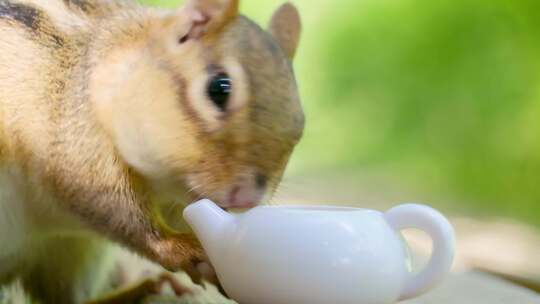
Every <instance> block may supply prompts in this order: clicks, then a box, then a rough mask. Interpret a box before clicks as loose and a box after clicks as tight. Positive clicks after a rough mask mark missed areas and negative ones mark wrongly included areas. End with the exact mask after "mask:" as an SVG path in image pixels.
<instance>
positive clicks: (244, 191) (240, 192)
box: [223, 186, 263, 208]
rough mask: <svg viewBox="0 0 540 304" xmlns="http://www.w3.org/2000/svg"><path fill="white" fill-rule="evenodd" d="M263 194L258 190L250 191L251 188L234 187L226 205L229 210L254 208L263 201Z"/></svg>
mask: <svg viewBox="0 0 540 304" xmlns="http://www.w3.org/2000/svg"><path fill="white" fill-rule="evenodd" d="M262 197H263V193H262V191H259V190H257V189H250V187H240V186H236V187H234V188H233V189H232V190H231V192H230V194H229V198H228V202H227V203H226V205H227V206H223V207H228V208H252V207H255V206H257V205H258V204H259V202H260V201H261V200H262Z"/></svg>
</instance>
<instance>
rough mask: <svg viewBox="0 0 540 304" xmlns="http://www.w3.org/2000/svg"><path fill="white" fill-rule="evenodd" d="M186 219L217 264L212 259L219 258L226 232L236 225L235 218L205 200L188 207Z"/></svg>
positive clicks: (185, 210)
mask: <svg viewBox="0 0 540 304" xmlns="http://www.w3.org/2000/svg"><path fill="white" fill-rule="evenodd" d="M184 219H185V220H186V221H187V223H188V224H189V225H190V226H191V228H192V229H193V231H194V232H195V235H196V236H197V238H198V239H199V240H200V242H201V244H202V245H203V247H204V249H205V251H206V252H207V253H208V255H209V256H210V259H211V260H212V262H213V263H214V262H217V261H214V259H213V258H212V257H214V256H219V254H220V252H221V248H222V246H223V245H224V243H225V242H226V240H225V238H224V236H225V231H226V230H227V229H228V228H230V226H232V225H233V224H234V216H233V215H231V214H229V213H227V212H225V210H223V209H221V208H220V207H219V206H217V205H216V204H215V203H214V202H212V201H210V200H207V199H205V200H202V201H199V202H196V203H194V204H191V205H189V206H188V207H186V208H185V209H184Z"/></svg>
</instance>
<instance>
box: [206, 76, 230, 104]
mask: <svg viewBox="0 0 540 304" xmlns="http://www.w3.org/2000/svg"><path fill="white" fill-rule="evenodd" d="M231 91H232V82H231V78H230V77H229V75H227V74H225V73H219V74H217V75H215V76H214V77H212V78H211V79H210V81H209V82H208V97H209V98H210V99H211V100H212V102H214V104H215V105H216V106H217V107H218V108H219V109H220V110H221V111H225V109H226V108H227V103H228V102H229V96H230V95H231Z"/></svg>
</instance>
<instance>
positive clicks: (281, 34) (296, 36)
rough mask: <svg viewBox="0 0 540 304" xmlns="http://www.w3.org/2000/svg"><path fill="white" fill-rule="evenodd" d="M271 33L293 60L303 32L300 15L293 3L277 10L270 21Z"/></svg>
mask: <svg viewBox="0 0 540 304" xmlns="http://www.w3.org/2000/svg"><path fill="white" fill-rule="evenodd" d="M269 31H270V34H272V36H274V38H275V39H276V40H277V42H278V43H279V45H280V46H281V48H282V49H283V50H284V51H285V53H286V54H287V56H289V58H290V59H291V60H292V59H293V58H294V55H295V54H296V49H297V48H298V42H299V41H300V32H301V31H302V23H301V21H300V14H299V13H298V10H297V9H296V7H295V6H294V5H293V4H292V3H285V4H283V5H282V6H280V7H279V8H278V9H277V10H276V12H275V13H274V15H273V16H272V19H271V20H270V26H269Z"/></svg>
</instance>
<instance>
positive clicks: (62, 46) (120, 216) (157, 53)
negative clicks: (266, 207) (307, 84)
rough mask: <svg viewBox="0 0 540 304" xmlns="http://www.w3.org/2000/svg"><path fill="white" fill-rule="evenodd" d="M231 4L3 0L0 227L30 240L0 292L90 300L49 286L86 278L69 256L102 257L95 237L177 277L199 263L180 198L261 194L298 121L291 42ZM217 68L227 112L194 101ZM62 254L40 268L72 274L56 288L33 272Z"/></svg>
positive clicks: (216, 0) (224, 0) (51, 278)
mask: <svg viewBox="0 0 540 304" xmlns="http://www.w3.org/2000/svg"><path fill="white" fill-rule="evenodd" d="M237 8H238V3H237V1H234V0H193V1H191V2H189V3H188V4H187V5H186V6H184V7H183V8H182V9H179V10H177V11H173V12H169V11H163V10H158V9H149V8H144V7H140V6H138V5H136V4H133V3H131V2H128V1H107V0H97V1H90V0H56V1H45V0H28V1H15V0H13V1H11V0H10V1H6V0H0V36H1V37H2V41H0V131H1V132H0V148H1V149H0V152H1V154H0V164H1V165H2V169H1V170H2V172H4V174H5V176H6V177H5V178H6V179H7V180H9V181H13V183H14V185H15V183H16V185H17V187H20V189H18V188H17V191H15V190H13V191H14V192H13V196H14V197H16V198H17V202H14V201H10V202H9V204H8V203H7V202H6V203H4V202H3V201H2V199H4V198H3V197H0V213H1V212H6V210H8V208H12V205H10V204H16V205H15V206H16V209H17V210H19V211H20V212H19V213H20V214H19V213H17V217H16V218H17V221H22V222H24V224H23V223H21V225H24V226H23V227H22V228H21V227H15V226H9V225H8V223H2V220H4V221H6V220H8V219H10V218H15V216H11V215H5V216H4V217H2V214H0V228H2V227H4V228H5V227H8V229H13V231H18V230H17V229H19V230H23V231H26V233H25V234H24V236H25V237H24V238H25V239H24V240H23V241H21V244H20V245H18V246H15V245H13V248H11V249H12V250H13V256H11V255H8V256H2V255H0V264H2V263H6V264H5V265H7V266H9V267H8V268H7V269H8V270H5V271H4V272H2V269H3V268H2V267H0V284H1V283H2V282H8V281H9V280H11V279H13V278H17V277H20V278H21V279H22V281H23V285H24V286H25V287H26V288H27V290H28V291H29V292H30V293H31V294H32V295H34V296H35V297H36V298H37V299H41V300H42V301H44V302H46V303H60V302H61V303H71V302H78V301H80V300H82V299H87V298H88V297H90V296H91V295H92V294H93V293H94V292H95V290H94V289H96V290H97V289H99V288H93V289H92V290H93V291H86V292H82V294H81V292H76V291H75V289H76V288H77V286H75V285H76V284H75V283H74V282H72V283H73V284H71V283H70V284H67V285H66V284H64V285H62V288H59V287H58V288H55V285H54V284H55V283H56V282H60V281H62V282H65V281H66V280H75V279H76V277H77V276H83V277H84V276H86V277H92V275H91V273H92V272H91V271H88V267H87V266H85V265H87V263H88V261H87V260H85V259H86V257H87V256H88V255H87V254H82V253H80V254H79V252H81V251H85V252H88V253H89V254H90V253H91V252H99V248H101V246H102V245H103V242H102V241H99V237H97V236H96V235H95V234H94V232H97V233H98V234H99V235H101V236H105V237H107V238H108V239H110V240H113V241H116V242H119V243H120V244H123V245H124V246H126V247H128V248H130V249H132V250H133V251H135V252H137V253H139V254H141V255H144V256H146V257H148V258H149V259H151V260H153V261H155V262H157V263H159V264H161V265H162V266H164V267H165V268H167V269H170V270H178V269H180V268H182V266H184V265H186V264H187V263H190V262H191V261H192V260H193V259H203V258H204V253H203V251H202V249H201V248H200V245H199V244H198V242H197V241H196V240H195V239H194V237H193V236H192V235H190V234H187V233H185V232H184V233H183V232H179V231H178V230H173V228H171V227H176V228H178V227H179V226H180V225H178V223H179V222H181V219H180V218H179V213H176V214H171V213H170V212H167V211H171V210H174V211H177V210H176V209H174V207H175V206H176V205H177V204H178V202H179V201H181V203H182V205H183V204H185V203H189V202H190V201H192V200H195V199H197V198H202V197H208V198H211V199H213V200H215V201H216V202H225V201H226V200H227V199H228V194H229V193H230V192H231V190H232V188H233V187H234V186H235V185H237V184H243V185H247V186H246V187H256V186H257V185H258V186H259V187H260V186H263V185H266V184H268V185H267V188H266V193H267V195H266V198H268V197H269V196H270V195H271V194H272V192H273V190H274V189H275V188H276V187H277V184H278V182H279V180H280V178H281V175H282V174H283V171H284V168H285V165H286V163H287V160H288V158H289V156H290V153H291V152H292V149H293V147H294V146H295V144H296V143H297V142H298V140H299V139H300V136H301V134H302V129H303V124H304V120H303V119H304V118H303V114H302V109H301V107H300V104H299V102H298V94H297V89H296V83H295V79H294V75H293V71H292V66H291V62H290V60H289V58H292V56H290V51H291V49H295V48H296V41H291V39H288V40H284V39H281V35H276V33H279V28H273V29H272V31H271V32H272V33H273V34H274V36H273V37H272V36H271V35H270V34H268V33H267V32H265V31H263V30H262V29H260V28H259V27H258V26H257V25H255V24H254V23H252V22H251V21H249V20H248V19H247V18H245V17H241V16H239V15H238V12H237ZM289 17H290V16H289ZM289 17H281V18H289ZM278 18H279V17H278ZM293 18H296V17H295V16H293ZM293 21H296V20H293ZM283 22H284V21H283V20H282V21H279V22H276V20H274V22H273V24H280V27H282V24H283ZM293 23H294V24H296V23H297V24H298V25H297V26H299V23H298V22H293ZM296 30H297V29H295V31H296ZM183 36H186V37H189V39H188V40H187V42H185V43H183V44H181V43H179V39H180V38H181V37H183ZM216 66H217V67H219V69H224V70H226V71H227V72H228V73H229V74H230V76H231V78H232V79H233V86H234V91H233V95H232V97H231V101H230V106H229V109H228V110H227V111H225V112H222V111H219V109H217V108H216V107H215V106H214V105H213V104H212V103H211V102H210V101H209V100H208V98H207V97H206V95H205V85H206V83H207V81H208V77H209V73H210V72H211V71H212V68H211V67H216ZM265 178H267V179H268V181H269V182H268V183H264V179H265ZM261 180H262V181H261ZM12 188H13V187H12ZM12 188H10V189H12ZM2 204H4V205H6V206H7V207H3V206H2ZM3 210H4V211H3ZM163 210H165V212H163ZM10 216H11V217H10ZM167 222H168V223H167ZM10 227H12V228H10ZM45 232H47V233H45ZM1 233H4V231H1V232H0V234H1ZM7 233H10V232H9V231H8V232H7ZM14 235H17V234H15V233H14ZM52 236H54V237H52ZM6 239H7V240H10V239H9V238H8V237H4V238H2V237H1V235H0V240H6ZM87 240H88V241H87ZM89 240H92V241H89ZM83 244H87V245H86V246H85V245H83ZM36 246H37V247H39V248H40V249H39V250H34V251H33V252H27V251H28V250H29V249H31V248H34V247H36ZM63 246H65V247H64V248H63V249H65V250H66V251H68V252H69V251H70V250H73V251H72V252H73V256H70V259H76V260H74V262H72V263H65V262H64V261H62V260H55V259H50V261H49V262H51V263H52V264H50V265H51V267H66V268H68V269H67V271H65V272H64V271H61V272H60V274H58V275H56V276H55V275H54V274H52V273H53V271H51V272H49V270H50V269H46V267H44V266H43V265H44V263H47V259H48V257H47V255H49V254H51V253H55V252H58V251H57V249H58V248H61V247H63ZM15 256H17V257H15ZM60 256H62V255H60ZM91 256H93V255H91ZM11 265H13V266H11ZM85 271H86V272H85ZM83 281H84V282H85V283H88V282H87V281H88V280H86V281H85V280H83ZM83 289H84V288H83ZM54 290H57V291H58V293H54V292H53V291H54ZM59 299H60V300H59ZM59 301H60V302H59Z"/></svg>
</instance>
